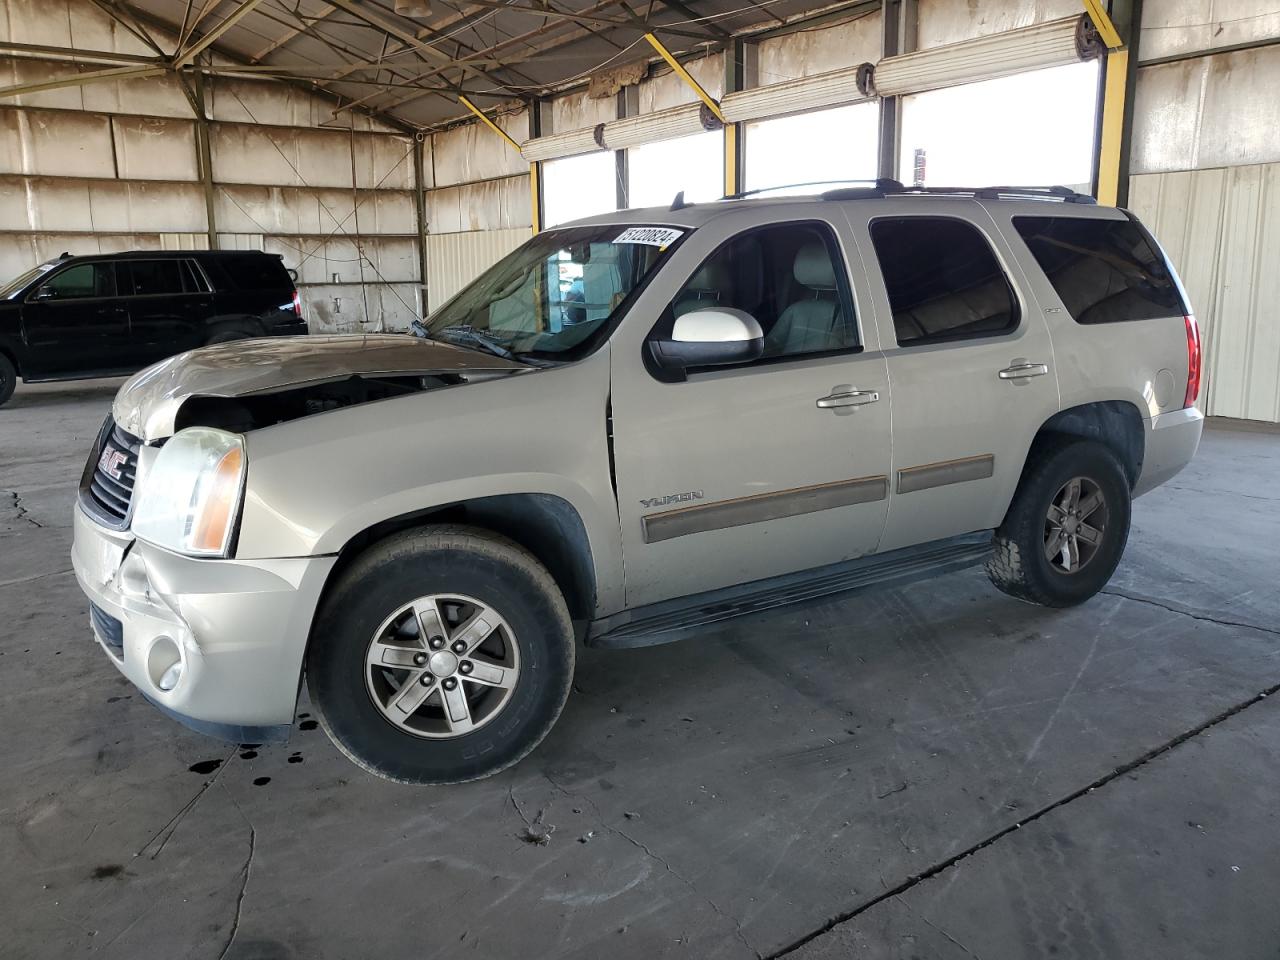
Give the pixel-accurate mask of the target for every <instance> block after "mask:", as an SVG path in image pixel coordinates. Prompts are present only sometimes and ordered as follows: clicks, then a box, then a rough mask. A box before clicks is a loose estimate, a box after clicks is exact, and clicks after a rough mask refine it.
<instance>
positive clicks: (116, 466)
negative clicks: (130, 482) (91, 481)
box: [98, 447, 129, 480]
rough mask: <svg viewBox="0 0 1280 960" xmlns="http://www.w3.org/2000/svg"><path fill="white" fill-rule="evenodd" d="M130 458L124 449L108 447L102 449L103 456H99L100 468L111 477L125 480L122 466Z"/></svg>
mask: <svg viewBox="0 0 1280 960" xmlns="http://www.w3.org/2000/svg"><path fill="white" fill-rule="evenodd" d="M128 459H129V456H128V454H126V453H125V452H124V451H122V450H116V449H114V448H113V447H108V448H107V449H106V450H103V451H102V456H101V457H99V458H98V469H99V470H101V471H102V472H103V473H105V474H106V475H107V476H109V477H114V478H115V479H117V480H123V479H124V474H123V473H122V472H121V470H120V468H121V467H122V466H124V462H125V461H126V460H128Z"/></svg>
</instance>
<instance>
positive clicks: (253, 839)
mask: <svg viewBox="0 0 1280 960" xmlns="http://www.w3.org/2000/svg"><path fill="white" fill-rule="evenodd" d="M231 802H232V803H235V800H232V801H231ZM236 809H237V810H239V809H240V804H238V803H236ZM240 816H242V817H244V811H243V810H241V811H240ZM245 823H249V819H248V818H247V817H245ZM257 850H258V831H257V830H255V829H254V827H253V824H252V823H249V856H248V857H247V858H245V861H244V866H243V867H241V868H240V892H239V893H238V894H237V895H236V912H235V915H234V916H233V917H232V918H231V932H230V933H229V934H228V935H227V942H226V943H225V944H224V945H223V947H222V952H221V953H220V954H218V960H226V956H227V954H228V953H230V952H231V946H232V944H234V943H235V942H236V934H237V933H239V932H240V917H241V916H242V914H243V912H244V895H245V892H246V891H247V890H248V889H249V874H250V873H251V872H252V871H253V857H254V854H255V853H257Z"/></svg>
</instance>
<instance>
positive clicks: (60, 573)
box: [0, 570, 74, 587]
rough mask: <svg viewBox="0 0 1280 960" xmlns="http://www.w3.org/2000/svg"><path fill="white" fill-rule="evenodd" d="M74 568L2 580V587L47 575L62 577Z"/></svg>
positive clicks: (42, 577)
mask: <svg viewBox="0 0 1280 960" xmlns="http://www.w3.org/2000/svg"><path fill="white" fill-rule="evenodd" d="M72 572H74V571H72V570H51V571H50V572H48V573H33V574H31V576H29V577H15V578H14V579H12V580H0V587H13V586H17V585H18V584H19V583H32V582H33V581H36V580H44V579H45V578H46V577H61V576H64V575H65V574H68V573H72Z"/></svg>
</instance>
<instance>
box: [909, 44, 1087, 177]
mask: <svg viewBox="0 0 1280 960" xmlns="http://www.w3.org/2000/svg"><path fill="white" fill-rule="evenodd" d="M1097 95H1098V62H1097V61H1096V60H1093V61H1088V62H1086V63H1073V64H1069V65H1068V66H1065V67H1050V68H1049V69H1047V70H1035V71H1033V72H1031V73H1021V74H1018V75H1017V76H1013V77H1001V78H1000V79H999V80H985V81H983V82H981V83H969V84H965V85H964V86H960V87H951V88H949V89H947V90H933V91H930V92H929V93H917V94H912V95H911V96H908V97H905V98H903V104H902V154H901V157H900V161H899V166H898V169H899V171H900V176H899V178H900V179H901V180H902V182H903V183H906V184H911V183H913V182H914V181H915V179H916V177H915V170H916V151H917V150H923V151H924V155H923V158H922V159H923V161H924V183H925V184H926V185H927V186H931V187H980V186H996V185H999V186H1008V185H1019V186H1037V185H1049V184H1062V185H1064V186H1073V187H1077V188H1080V187H1084V189H1085V190H1086V191H1087V190H1088V184H1089V182H1090V181H1091V180H1092V178H1093V135H1094V113H1095V110H1096V105H1097Z"/></svg>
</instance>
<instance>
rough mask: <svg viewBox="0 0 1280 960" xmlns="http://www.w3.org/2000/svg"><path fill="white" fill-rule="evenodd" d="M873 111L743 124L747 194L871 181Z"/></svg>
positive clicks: (862, 107)
mask: <svg viewBox="0 0 1280 960" xmlns="http://www.w3.org/2000/svg"><path fill="white" fill-rule="evenodd" d="M879 118H880V112H879V107H877V106H876V104H874V103H855V104H853V105H851V106H847V107H836V108H835V109H833V110H818V111H815V112H813V113H801V114H796V115H795V116H791V117H777V118H775V119H771V120H757V121H755V122H753V123H748V124H747V130H746V166H747V169H746V184H745V187H746V189H748V190H762V189H767V188H770V187H783V186H787V185H788V184H793V183H828V182H836V181H844V180H874V179H875V176H876V161H877V152H878V150H877V146H876V144H877V137H878V135H879Z"/></svg>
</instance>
